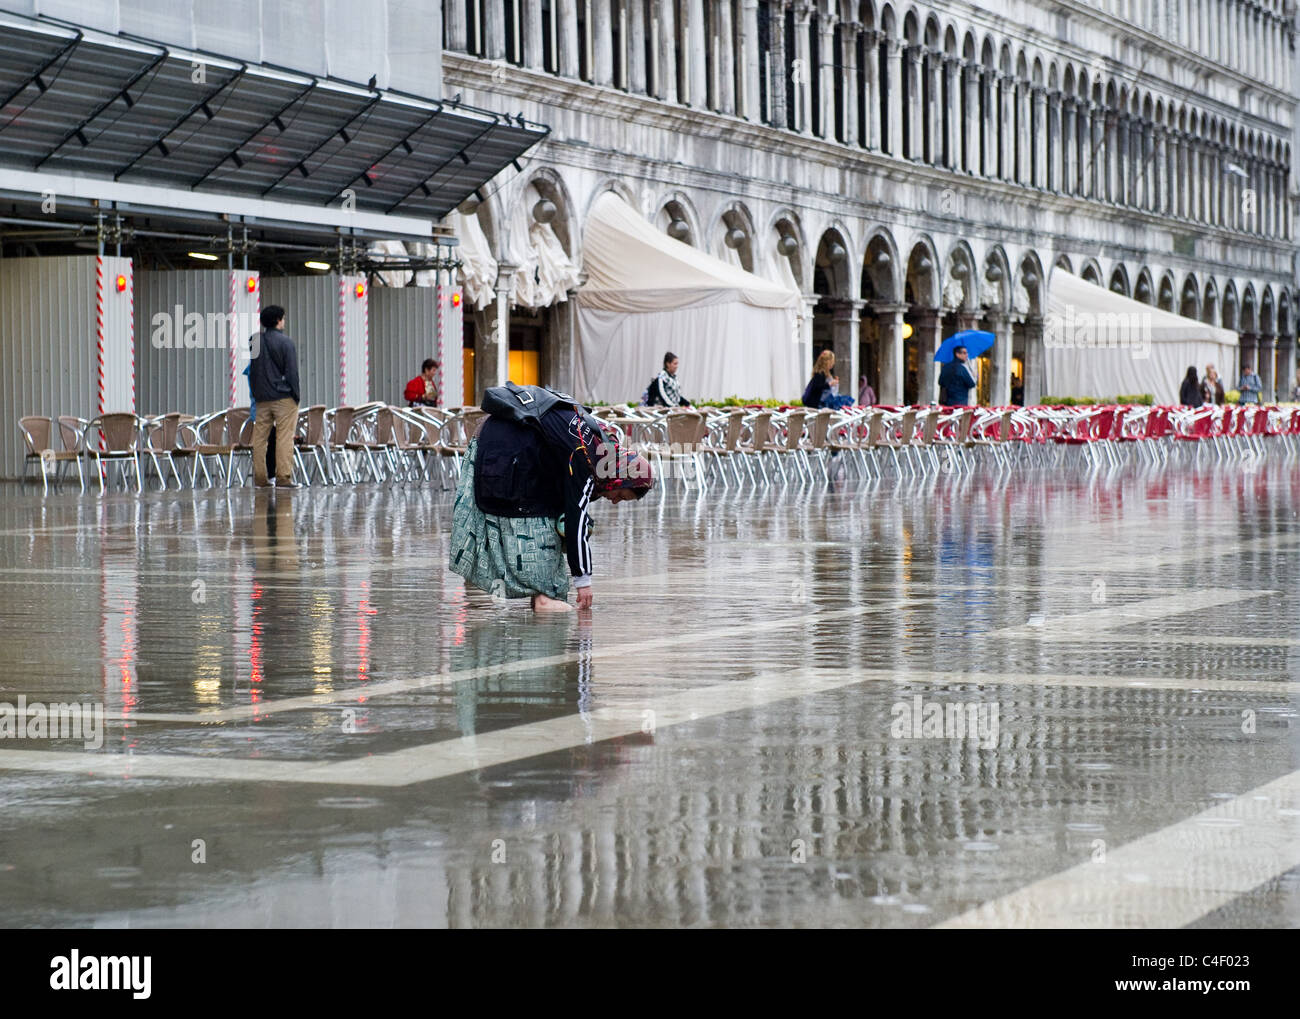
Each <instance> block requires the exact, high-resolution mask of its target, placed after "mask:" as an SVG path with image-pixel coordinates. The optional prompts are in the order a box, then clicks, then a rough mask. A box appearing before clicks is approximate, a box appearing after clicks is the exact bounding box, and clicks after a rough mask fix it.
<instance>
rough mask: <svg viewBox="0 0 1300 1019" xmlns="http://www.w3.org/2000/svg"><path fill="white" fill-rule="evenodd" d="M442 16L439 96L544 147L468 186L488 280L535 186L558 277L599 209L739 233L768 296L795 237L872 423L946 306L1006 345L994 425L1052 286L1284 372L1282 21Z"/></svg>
mask: <svg viewBox="0 0 1300 1019" xmlns="http://www.w3.org/2000/svg"><path fill="white" fill-rule="evenodd" d="M552 12H554V16H552ZM444 21H445V25H446V35H445V42H446V47H447V52H446V54H445V57H444V67H445V73H446V78H447V88H446V91H447V93H448V94H454V93H456V92H461V93H462V94H463V98H464V99H465V100H466V101H468V102H473V103H476V104H481V105H484V106H488V107H490V108H495V109H498V110H501V111H502V112H507V113H511V114H513V113H516V112H522V113H524V114H525V115H526V116H527V117H529V118H530V119H534V120H538V121H541V122H543V123H546V124H549V125H550V126H551V128H552V134H551V137H550V138H549V139H548V140H547V142H545V143H544V144H543V145H542V146H541V148H540V149H539V150H538V151H537V152H536V153H535V154H534V155H533V156H532V158H531V159H530V161H529V162H528V165H527V166H525V167H524V170H523V173H522V174H518V173H516V172H515V171H514V170H508V171H506V173H505V174H503V175H502V177H501V178H498V180H497V181H494V182H493V183H492V184H491V185H489V187H488V188H486V189H485V193H487V192H490V197H489V199H488V201H487V202H486V203H485V204H484V206H483V208H482V211H481V212H480V218H481V220H482V221H483V222H484V225H485V228H486V230H487V235H488V238H489V241H490V242H491V244H492V245H493V250H494V253H498V257H499V252H501V251H505V250H510V249H511V246H512V245H514V246H517V245H518V244H519V237H518V234H519V233H520V231H521V230H523V229H526V226H527V217H526V214H525V212H524V210H521V209H520V208H518V207H517V206H519V205H520V204H521V202H520V201H519V196H521V195H522V194H523V189H524V187H525V186H526V185H527V184H530V183H535V182H536V181H538V180H542V181H544V182H546V186H547V188H548V189H549V191H548V194H550V195H551V196H553V197H554V199H555V200H556V203H557V205H558V206H559V208H560V213H559V216H558V217H557V218H558V219H559V220H562V221H563V224H564V227H565V229H564V231H563V236H564V239H565V241H566V244H567V246H568V249H569V253H570V255H571V256H572V257H573V258H574V259H575V260H580V258H581V234H582V224H583V222H584V218H585V214H586V210H587V208H588V207H589V206H590V204H591V202H592V201H593V200H594V198H595V196H596V195H597V194H599V193H600V192H601V191H603V190H605V189H607V188H611V187H613V188H615V189H616V190H618V191H620V193H622V194H623V195H624V197H626V198H628V199H629V200H630V201H632V202H633V203H634V204H636V205H638V206H639V207H640V208H641V209H642V211H643V212H644V213H645V214H646V215H647V217H648V218H652V219H654V220H655V221H657V222H659V223H660V224H661V225H663V226H665V227H667V226H668V225H669V224H670V223H671V222H672V221H674V220H680V221H683V222H685V224H686V227H685V228H683V227H680V226H679V227H677V228H676V229H678V230H679V231H681V232H684V233H686V235H687V239H688V240H689V241H690V243H692V244H695V245H697V246H699V247H702V248H706V249H708V250H710V251H713V252H714V253H717V254H720V255H723V254H726V253H727V249H726V248H725V246H724V244H723V237H724V236H725V235H726V233H727V231H728V230H729V229H734V228H739V229H741V230H742V231H744V232H745V234H746V241H745V243H744V244H743V245H741V246H740V248H738V249H736V250H737V251H739V253H740V257H741V260H742V262H744V261H748V262H749V265H747V267H748V268H753V269H754V270H755V271H758V272H761V273H763V274H764V275H769V276H773V275H775V274H776V270H775V269H774V266H775V265H776V263H777V261H778V260H779V259H780V258H781V257H783V256H780V255H778V253H777V244H778V241H779V239H780V237H781V236H783V235H788V236H792V237H794V238H795V239H796V240H797V241H798V249H797V251H796V252H795V253H794V255H793V256H792V257H791V259H790V265H789V269H790V271H791V272H792V273H793V275H794V278H795V279H796V280H797V281H798V282H799V283H800V285H801V288H802V289H803V290H804V292H805V293H806V294H807V295H808V299H809V301H808V303H809V306H810V307H812V306H813V304H814V303H815V302H816V301H817V300H818V299H819V297H820V299H821V301H822V303H821V305H820V306H819V307H820V314H827V311H826V309H827V308H830V309H832V310H831V312H830V313H829V317H828V318H827V319H826V321H827V322H829V323H830V324H829V326H827V328H828V329H829V333H828V334H827V335H829V336H831V337H833V342H834V345H835V349H836V351H837V356H838V357H840V358H841V361H844V360H845V359H847V361H848V363H846V364H844V366H843V369H845V370H841V378H842V379H843V378H844V376H845V375H846V374H847V371H846V370H852V372H853V374H852V375H851V376H849V377H850V378H856V377H857V373H858V364H857V355H858V344H857V343H856V342H855V340H856V337H857V335H858V329H859V319H860V318H864V317H865V318H870V319H871V320H872V324H871V326H870V328H871V329H872V330H873V332H874V335H876V336H877V337H878V342H877V352H876V356H877V358H878V363H877V364H876V365H875V366H873V367H874V368H875V369H878V379H879V386H878V389H879V396H880V398H881V399H882V400H898V399H901V395H902V354H901V345H902V336H901V329H902V320H903V317H904V315H906V317H907V319H908V321H909V322H913V323H914V324H915V325H916V327H917V328H919V329H920V330H921V336H922V341H923V343H929V342H932V341H934V340H935V339H937V337H938V335H939V333H940V331H941V329H942V322H941V320H940V319H939V318H938V315H941V314H942V313H943V312H944V311H948V312H952V311H960V312H961V313H962V315H963V316H965V324H971V325H973V324H975V323H976V322H982V323H983V324H984V325H985V327H988V328H993V329H995V330H997V331H999V333H1000V335H1002V334H1005V335H1006V337H1007V342H1005V343H1000V344H998V345H997V347H995V352H996V353H995V359H994V361H995V363H994V379H993V385H992V390H991V392H990V398H991V399H993V400H994V402H1005V399H1006V397H1007V395H1008V394H1009V392H1010V382H1011V379H1010V357H1011V353H1012V343H1011V342H1010V340H1011V336H1012V335H1014V336H1015V337H1016V342H1017V346H1018V348H1023V349H1024V352H1025V356H1026V360H1027V362H1033V361H1034V359H1035V353H1034V351H1035V349H1036V348H1035V344H1036V338H1037V336H1039V335H1040V333H1039V332H1038V324H1039V321H1040V320H1039V318H1038V315H1039V312H1040V309H1041V308H1042V307H1043V304H1044V301H1043V297H1044V291H1043V287H1044V286H1045V285H1047V284H1046V283H1045V281H1047V280H1049V279H1050V273H1051V271H1052V269H1053V267H1054V266H1055V265H1057V264H1061V265H1064V266H1067V267H1069V268H1070V269H1072V270H1073V271H1075V272H1082V273H1085V274H1086V275H1089V276H1091V277H1093V278H1096V279H1098V280H1099V281H1101V282H1102V283H1103V284H1105V285H1108V286H1111V287H1112V288H1113V289H1115V290H1117V291H1121V292H1123V293H1125V294H1127V295H1129V296H1133V297H1136V298H1137V299H1139V300H1142V301H1146V302H1148V303H1152V304H1160V305H1161V306H1164V307H1168V308H1170V309H1172V310H1176V311H1181V312H1183V313H1185V314H1191V315H1194V316H1195V317H1197V318H1202V319H1204V320H1207V321H1211V322H1213V323H1215V324H1222V325H1225V326H1227V327H1229V328H1232V329H1236V330H1237V331H1238V332H1240V333H1241V334H1242V343H1243V347H1244V348H1246V349H1245V350H1244V351H1243V359H1245V360H1252V359H1254V357H1255V352H1256V350H1258V354H1260V355H1265V357H1264V358H1263V362H1264V363H1263V364H1262V365H1261V367H1262V368H1265V369H1267V370H1268V371H1267V372H1266V371H1261V374H1266V373H1270V374H1271V366H1272V358H1271V356H1268V355H1271V354H1272V351H1273V349H1274V347H1273V345H1274V344H1275V343H1277V342H1278V338H1279V337H1281V344H1282V347H1283V348H1284V349H1283V352H1282V354H1281V355H1280V362H1281V363H1280V366H1279V368H1278V375H1279V376H1280V378H1281V380H1283V381H1284V380H1285V379H1286V378H1289V377H1291V376H1292V375H1293V374H1294V367H1293V366H1294V362H1295V347H1294V336H1295V318H1294V315H1293V314H1292V307H1293V304H1294V300H1295V297H1294V288H1295V282H1294V278H1295V277H1294V254H1295V244H1294V241H1293V240H1292V237H1293V233H1292V208H1291V201H1290V195H1289V187H1290V184H1289V181H1290V164H1291V158H1292V135H1293V133H1294V131H1295V129H1296V125H1295V99H1294V98H1293V91H1294V88H1293V84H1292V83H1293V80H1294V79H1293V76H1292V66H1293V55H1292V52H1291V46H1292V42H1293V37H1294V28H1293V24H1292V15H1291V14H1289V13H1286V12H1285V10H1284V5H1283V4H1282V3H1280V2H1274V0H1269V2H1266V3H1262V4H1261V3H1243V2H1239V0H1108V2H1097V3H1084V2H1076V0H1059V2H1047V0H1041V2H1032V3H1031V2H1023V0H1006V2H999V3H992V2H985V3H979V4H972V3H948V4H942V5H936V4H931V5H921V4H906V5H898V6H895V5H894V4H889V3H874V2H863V3H836V2H833V0H822V2H819V3H816V4H805V3H768V2H761V3H760V2H755V0H645V2H642V3H635V2H633V3H629V2H626V0H554V2H553V3H551V4H548V5H546V7H544V8H543V7H542V5H541V4H540V3H538V2H536V0H510V2H504V0H469V2H455V0H446V3H444ZM782 26H783V27H784V30H783V31H782V30H778V29H780V28H781V27H782ZM728 257H735V256H734V255H729V256H728ZM503 261H508V259H503ZM818 267H820V269H821V272H820V273H819V274H815V269H816V268H818ZM864 276H865V277H866V278H867V279H868V280H869V281H870V283H869V285H867V286H865V287H864V284H863V278H864ZM976 281H978V285H976ZM505 300H508V298H507V297H503V301H505ZM936 313H938V315H937V314H936ZM863 328H864V329H866V328H868V327H867V326H866V325H865V324H864V325H863ZM823 331H825V330H823ZM810 339H811V334H810ZM841 351H842V353H841ZM1287 358H1289V359H1290V360H1289V362H1288V361H1287V360H1286V359H1287ZM921 360H922V361H927V360H928V359H925V358H922V359H921ZM1288 363H1289V364H1290V365H1291V366H1292V368H1291V369H1290V370H1288V369H1287V367H1286V365H1287V364H1288ZM1026 369H1027V372H1028V378H1027V379H1026V389H1027V392H1026V396H1027V397H1028V398H1029V399H1033V398H1034V397H1036V396H1038V395H1041V394H1040V393H1039V392H1038V390H1037V380H1036V378H1035V370H1034V367H1033V366H1032V364H1029V363H1027V364H1026ZM923 370H924V368H923ZM925 381H926V380H924V379H923V380H922V383H923V384H922V388H921V392H922V393H924V392H925V391H926V390H925V386H924V383H925ZM1267 383H1268V379H1266V385H1267ZM1107 395H1109V394H1107Z"/></svg>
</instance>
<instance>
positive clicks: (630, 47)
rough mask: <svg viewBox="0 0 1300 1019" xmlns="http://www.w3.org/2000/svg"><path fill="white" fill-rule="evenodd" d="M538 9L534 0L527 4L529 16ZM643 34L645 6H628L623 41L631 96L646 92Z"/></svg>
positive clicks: (637, 4)
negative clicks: (625, 34) (625, 35)
mask: <svg viewBox="0 0 1300 1019" xmlns="http://www.w3.org/2000/svg"><path fill="white" fill-rule="evenodd" d="M540 7H541V4H539V3H536V2H535V0H534V2H532V3H529V4H528V10H529V16H530V17H531V16H532V14H531V12H532V11H533V10H534V9H538V8H540ZM539 17H540V15H539ZM645 32H646V25H645V4H641V3H633V4H629V5H628V27H627V35H628V37H627V39H626V40H624V45H625V47H626V50H627V90H628V91H629V92H631V93H632V94H633V95H645V91H646V74H645Z"/></svg>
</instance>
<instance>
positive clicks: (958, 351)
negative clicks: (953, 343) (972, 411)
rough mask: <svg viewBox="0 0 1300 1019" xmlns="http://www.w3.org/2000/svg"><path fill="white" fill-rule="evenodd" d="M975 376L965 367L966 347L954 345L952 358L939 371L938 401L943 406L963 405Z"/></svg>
mask: <svg viewBox="0 0 1300 1019" xmlns="http://www.w3.org/2000/svg"><path fill="white" fill-rule="evenodd" d="M974 388H975V376H974V375H972V374H971V373H970V369H969V368H968V367H966V348H965V347H954V348H953V351H952V360H951V361H949V362H948V363H947V364H945V365H944V366H943V370H942V371H940V372H939V402H940V403H941V404H943V405H944V406H945V407H965V406H966V400H967V399H968V398H969V396H970V391H971V390H972V389H974Z"/></svg>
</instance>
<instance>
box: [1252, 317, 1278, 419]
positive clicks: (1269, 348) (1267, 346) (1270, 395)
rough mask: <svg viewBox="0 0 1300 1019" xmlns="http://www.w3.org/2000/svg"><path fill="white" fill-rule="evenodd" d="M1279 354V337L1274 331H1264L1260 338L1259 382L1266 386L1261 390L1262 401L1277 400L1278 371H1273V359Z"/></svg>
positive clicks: (1270, 401) (1271, 401)
mask: <svg viewBox="0 0 1300 1019" xmlns="http://www.w3.org/2000/svg"><path fill="white" fill-rule="evenodd" d="M1276 354H1277V337H1276V336H1275V335H1273V334H1272V333H1264V334H1263V335H1262V336H1260V338H1259V365H1258V367H1257V369H1256V370H1257V371H1258V372H1259V382H1260V385H1261V386H1263V387H1264V388H1263V389H1262V390H1261V391H1260V394H1259V398H1260V401H1261V402H1262V403H1273V402H1274V401H1276V400H1277V392H1276V384H1277V380H1276V377H1275V376H1276V373H1275V372H1274V371H1273V359H1274V357H1275V356H1276Z"/></svg>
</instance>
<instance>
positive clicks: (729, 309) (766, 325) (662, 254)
mask: <svg viewBox="0 0 1300 1019" xmlns="http://www.w3.org/2000/svg"><path fill="white" fill-rule="evenodd" d="M583 267H584V268H585V270H586V273H587V282H586V283H585V284H584V285H583V286H582V288H581V289H579V291H578V300H577V303H578V349H577V356H576V369H577V389H578V395H580V396H582V397H584V398H586V399H591V400H602V401H606V402H609V403H618V402H621V401H624V400H633V401H635V400H636V399H638V398H639V397H640V395H641V392H642V390H643V389H645V387H646V384H647V383H648V382H649V381H650V379H651V378H652V377H653V376H654V375H655V374H656V373H657V372H658V371H659V369H660V367H661V366H662V362H663V355H664V354H665V353H667V352H668V351H672V352H673V353H675V354H677V355H678V356H679V357H680V358H681V362H682V363H681V368H680V370H679V373H678V377H679V379H680V382H681V389H682V393H683V394H684V395H685V396H687V397H688V398H689V399H692V400H700V399H716V398H722V397H726V396H740V397H753V398H763V399H787V400H797V399H798V396H799V394H800V392H802V390H803V379H802V378H801V374H802V363H801V356H800V354H801V348H800V346H799V344H798V342H797V337H798V333H797V332H796V330H795V328H794V316H795V313H796V309H797V308H798V307H799V304H800V301H799V294H798V292H797V291H795V290H792V289H789V288H787V287H785V286H782V285H781V284H778V283H772V282H769V281H768V280H765V279H762V278H761V277H759V276H756V275H754V274H753V273H749V272H746V271H745V270H743V269H741V268H739V267H738V266H734V265H728V264H727V263H726V262H724V261H722V260H721V259H719V258H715V257H714V256H712V255H710V254H707V253H706V252H703V251H700V250H698V249H696V248H692V247H691V246H690V245H688V244H683V243H681V242H680V241H676V240H673V239H672V238H671V237H669V236H667V235H666V234H664V233H661V232H660V231H658V230H656V229H655V228H654V226H653V225H651V224H650V223H648V222H647V221H646V220H645V219H643V218H642V216H641V215H640V213H638V212H637V211H636V210H635V209H633V208H632V207H631V206H629V205H628V204H627V203H626V202H624V201H623V200H622V199H621V198H619V197H618V196H617V195H615V194H614V193H612V192H609V193H606V194H604V195H602V196H601V197H600V198H599V199H597V200H596V203H595V204H594V205H593V206H592V209H591V214H590V216H589V217H588V220H587V225H586V231H585V233H584V234H583Z"/></svg>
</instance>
